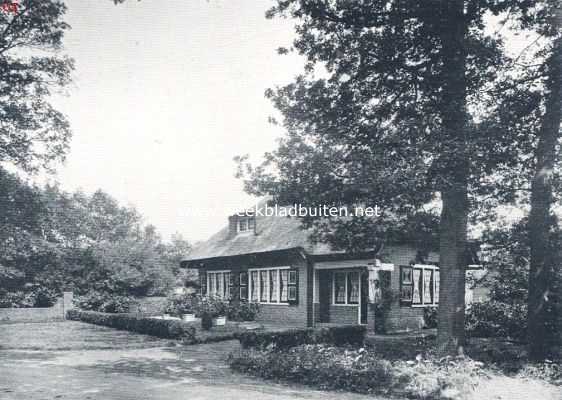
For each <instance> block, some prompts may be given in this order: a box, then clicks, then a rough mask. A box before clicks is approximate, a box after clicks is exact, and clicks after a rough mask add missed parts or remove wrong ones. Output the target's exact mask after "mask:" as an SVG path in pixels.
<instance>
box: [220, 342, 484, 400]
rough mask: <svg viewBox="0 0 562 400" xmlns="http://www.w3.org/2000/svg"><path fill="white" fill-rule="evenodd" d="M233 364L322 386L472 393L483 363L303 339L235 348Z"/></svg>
mask: <svg viewBox="0 0 562 400" xmlns="http://www.w3.org/2000/svg"><path fill="white" fill-rule="evenodd" d="M229 364H230V367H231V368H232V369H234V370H237V371H240V372H245V373H249V374H252V375H255V376H259V377H262V378H266V379H275V380H283V381H289V382H296V383H301V384H306V385H311V386H314V387H317V388H320V389H337V390H348V391H352V392H358V393H367V394H374V393H376V394H383V395H389V394H392V395H395V396H397V397H399V398H415V399H442V398H455V399H460V398H463V397H462V396H466V397H468V396H469V394H470V391H471V390H470V389H471V388H473V387H474V386H475V379H473V378H475V377H477V376H479V375H483V370H482V368H481V367H482V364H481V363H477V362H474V361H472V360H470V359H452V358H444V359H425V360H424V359H422V358H421V357H418V358H417V359H416V360H415V361H414V360H410V361H395V362H391V361H388V360H384V359H381V358H380V357H378V356H377V354H376V353H375V352H373V351H369V350H366V349H363V348H360V349H349V348H338V347H330V346H327V345H323V344H320V345H317V344H316V345H300V346H298V347H293V348H291V349H288V350H286V351H282V352H280V351H264V350H255V349H252V350H243V351H241V352H240V353H239V354H231V355H230V357H229Z"/></svg>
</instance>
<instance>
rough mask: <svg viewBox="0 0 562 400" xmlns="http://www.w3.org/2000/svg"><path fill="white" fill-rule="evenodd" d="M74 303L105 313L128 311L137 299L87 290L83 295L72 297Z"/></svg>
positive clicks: (85, 308)
mask: <svg viewBox="0 0 562 400" xmlns="http://www.w3.org/2000/svg"><path fill="white" fill-rule="evenodd" d="M74 304H75V305H76V306H77V307H78V308H80V309H82V310H88V311H99V312H105V313H128V312H130V310H131V308H132V307H133V306H134V305H135V304H137V301H136V300H135V299H134V298H132V297H129V296H117V295H113V294H109V293H103V292H89V293H88V294H86V295H84V296H80V297H77V298H75V299H74Z"/></svg>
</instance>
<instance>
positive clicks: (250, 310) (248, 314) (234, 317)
mask: <svg viewBox="0 0 562 400" xmlns="http://www.w3.org/2000/svg"><path fill="white" fill-rule="evenodd" d="M259 312H260V309H259V305H258V304H256V303H249V302H247V301H239V302H237V303H235V302H231V303H230V304H229V306H228V311H227V315H226V316H227V318H228V319H229V320H230V321H255V320H256V317H257V315H258V314H259Z"/></svg>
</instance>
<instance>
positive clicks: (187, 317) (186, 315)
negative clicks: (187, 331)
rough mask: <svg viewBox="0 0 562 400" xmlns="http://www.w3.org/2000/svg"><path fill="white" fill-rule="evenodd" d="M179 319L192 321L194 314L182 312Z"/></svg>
mask: <svg viewBox="0 0 562 400" xmlns="http://www.w3.org/2000/svg"><path fill="white" fill-rule="evenodd" d="M181 319H182V320H183V321H184V322H193V321H195V320H196V318H195V314H182V316H181Z"/></svg>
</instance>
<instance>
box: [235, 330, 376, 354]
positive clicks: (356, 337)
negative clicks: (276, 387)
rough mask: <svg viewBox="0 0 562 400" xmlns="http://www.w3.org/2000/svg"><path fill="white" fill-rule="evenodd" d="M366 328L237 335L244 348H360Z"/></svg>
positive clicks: (281, 349) (282, 349)
mask: <svg viewBox="0 0 562 400" xmlns="http://www.w3.org/2000/svg"><path fill="white" fill-rule="evenodd" d="M365 334H366V328H365V327H364V326H359V325H349V326H337V327H331V328H306V329H289V330H286V331H281V332H244V333H242V334H239V335H237V339H238V340H239V341H240V344H241V345H242V347H243V348H257V349H262V350H264V349H270V350H271V349H273V350H278V351H284V350H286V349H288V348H291V347H295V346H299V345H302V344H317V343H328V344H332V345H335V346H341V345H356V346H360V345H362V344H363V342H364V341H365Z"/></svg>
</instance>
